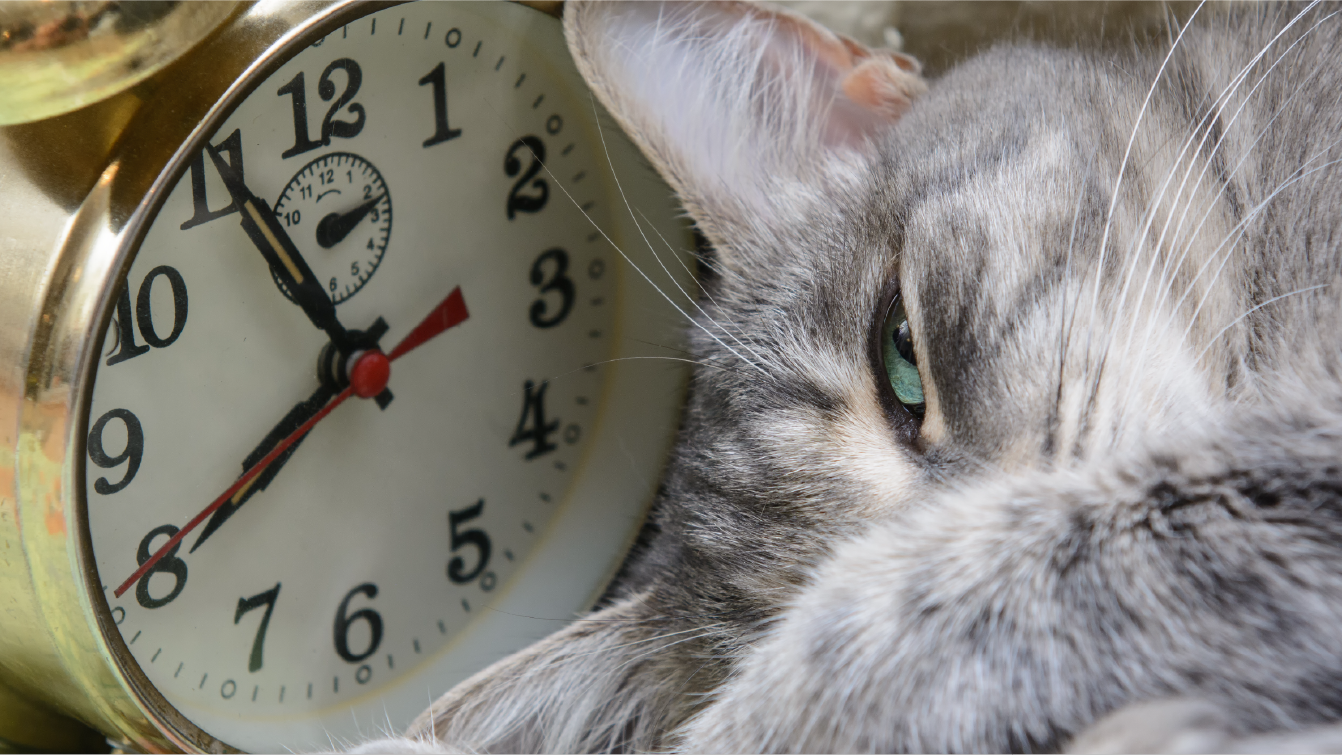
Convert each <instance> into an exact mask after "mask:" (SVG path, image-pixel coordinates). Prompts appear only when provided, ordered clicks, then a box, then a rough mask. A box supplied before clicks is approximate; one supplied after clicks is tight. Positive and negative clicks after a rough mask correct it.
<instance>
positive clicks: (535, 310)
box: [530, 247, 574, 328]
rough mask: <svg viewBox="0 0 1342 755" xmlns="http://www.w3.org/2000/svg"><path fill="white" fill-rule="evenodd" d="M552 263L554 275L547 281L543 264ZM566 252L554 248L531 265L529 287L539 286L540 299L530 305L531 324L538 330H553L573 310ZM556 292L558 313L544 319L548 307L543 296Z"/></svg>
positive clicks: (548, 309) (571, 281)
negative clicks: (557, 294)
mask: <svg viewBox="0 0 1342 755" xmlns="http://www.w3.org/2000/svg"><path fill="white" fill-rule="evenodd" d="M547 261H552V262H554V274H553V275H551V276H550V277H549V279H548V280H547V279H546V277H545V263H546V262H547ZM566 273H568V252H566V251H564V250H563V249H560V248H559V247H555V248H554V249H547V250H545V251H544V252H541V256H539V257H537V258H536V261H535V262H533V263H532V264H531V285H533V286H540V292H541V295H542V296H541V298H539V299H537V300H536V301H534V302H532V303H531V311H530V315H531V324H532V325H535V326H536V327H538V328H553V327H554V326H556V325H558V324H559V323H561V322H563V321H564V318H566V317H568V313H569V311H570V310H571V309H573V298H574V292H573V280H572V279H571V278H569V277H568V275H567V274H566ZM551 291H557V292H558V293H559V311H558V312H556V313H555V314H554V315H553V316H551V317H546V314H548V313H549V311H550V305H549V304H548V303H546V301H545V298H544V295H545V294H547V293H549V292H551Z"/></svg>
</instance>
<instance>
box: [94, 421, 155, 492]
mask: <svg viewBox="0 0 1342 755" xmlns="http://www.w3.org/2000/svg"><path fill="white" fill-rule="evenodd" d="M114 419H119V420H121V422H122V424H124V425H125V426H126V448H125V449H123V450H122V451H121V453H119V454H117V455H116V456H108V455H107V452H106V451H105V450H104V449H103V431H104V430H106V429H107V423H108V422H111V421H112V420H114ZM85 446H86V447H87V448H88V451H89V459H90V460H91V461H92V462H93V463H94V464H96V465H98V466H99V467H102V468H103V469H112V468H114V467H119V466H121V464H122V462H125V463H126V475H125V476H124V477H122V478H121V481H120V482H115V483H112V482H108V481H107V478H106V477H99V478H98V479H96V480H94V481H93V489H94V490H96V491H97V492H98V493H99V494H101V495H111V494H113V493H115V492H117V491H119V490H123V489H125V487H126V486H127V485H129V484H130V481H131V480H133V479H135V473H136V472H138V471H140V459H141V458H143V457H144V430H143V429H142V428H141V427H140V420H139V418H138V417H136V416H135V415H134V414H132V413H131V412H130V410H128V409H112V410H111V411H109V412H107V413H106V414H104V415H103V416H101V417H99V418H98V421H97V422H94V423H93V429H91V430H89V437H88V443H86V444H85Z"/></svg>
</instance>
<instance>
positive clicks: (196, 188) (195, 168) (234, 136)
mask: <svg viewBox="0 0 1342 755" xmlns="http://www.w3.org/2000/svg"><path fill="white" fill-rule="evenodd" d="M214 148H215V149H217V150H219V151H220V152H223V153H225V154H226V155H227V159H228V166H229V167H230V168H232V169H233V170H236V171H237V172H238V178H239V179H241V178H242V132H241V131H239V130H238V129H233V133H231V134H229V135H228V138H226V139H224V140H223V141H222V142H219V143H218V144H216V145H214ZM191 207H192V215H191V218H190V219H189V220H187V221H186V222H185V223H182V230H183V231H185V230H186V229H188V228H195V227H196V226H198V225H200V224H201V223H208V222H210V221H211V220H218V219H219V218H222V217H224V216H225V215H231V214H233V213H235V212H237V211H238V206H237V204H236V203H234V202H233V201H232V200H230V201H229V203H228V206H227V207H225V208H224V209H222V210H211V209H210V205H209V201H208V199H207V197H206V195H205V150H203V149H202V150H201V151H199V152H197V153H196V158H195V159H194V160H192V161H191Z"/></svg>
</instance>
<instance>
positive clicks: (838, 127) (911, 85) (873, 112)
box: [746, 6, 927, 145]
mask: <svg viewBox="0 0 1342 755" xmlns="http://www.w3.org/2000/svg"><path fill="white" fill-rule="evenodd" d="M746 7H749V6H746ZM751 10H752V11H754V12H756V13H760V12H763V13H767V14H768V16H769V17H770V18H771V19H772V20H773V21H774V22H776V23H777V24H778V28H777V33H778V34H779V35H781V36H791V37H792V39H793V40H794V42H795V43H796V44H797V45H798V46H800V47H801V48H802V49H803V50H805V51H807V53H808V54H809V55H810V56H811V57H812V58H813V59H814V61H815V62H816V64H817V69H818V71H823V72H824V73H826V74H828V76H827V77H826V78H829V80H830V81H831V82H833V85H835V86H837V88H838V90H839V92H842V93H843V95H844V98H845V99H846V101H845V100H844V99H836V100H834V101H833V103H832V106H831V107H832V109H831V111H830V123H829V124H828V125H827V128H826V129H825V131H826V141H828V142H830V143H832V144H833V143H844V144H850V145H851V144H855V143H856V142H858V141H860V140H861V139H862V138H863V137H864V135H865V134H867V133H870V132H871V131H872V130H875V129H877V128H880V127H881V126H883V125H887V124H888V123H890V122H893V121H894V120H897V119H898V118H899V117H900V116H901V115H903V114H904V112H905V111H907V110H908V108H909V106H910V105H911V104H912V103H913V100H914V98H915V97H917V96H918V95H920V94H922V93H923V92H925V91H926V90H927V84H926V83H925V82H924V81H923V79H922V77H921V76H919V73H920V71H921V66H919V65H918V62H917V61H916V60H914V59H913V58H911V57H909V56H908V55H904V54H902V53H894V52H888V51H884V50H871V49H868V48H867V47H865V46H863V45H862V44H860V43H858V42H856V41H855V40H852V39H849V38H848V37H844V36H842V35H839V34H835V33H834V32H831V31H829V30H828V29H825V28H824V27H821V26H818V25H817V24H815V23H813V22H811V21H810V20H808V19H806V18H804V17H802V16H798V15H796V14H793V13H791V12H789V11H775V12H768V11H761V10H760V9H757V8H751ZM830 77H832V78H830ZM837 93H838V92H836V93H835V94H837ZM852 105H856V106H857V107H856V108H854V107H852Z"/></svg>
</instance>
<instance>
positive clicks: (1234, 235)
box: [1182, 153, 1342, 342]
mask: <svg viewBox="0 0 1342 755" xmlns="http://www.w3.org/2000/svg"><path fill="white" fill-rule="evenodd" d="M1320 154H1322V153H1320ZM1319 156H1320V155H1315V156H1314V157H1312V158H1310V160H1309V161H1306V163H1305V164H1304V165H1308V164H1309V162H1312V161H1313V160H1315V159H1317V158H1318V157H1319ZM1339 163H1342V159H1338V160H1330V161H1328V162H1326V163H1324V164H1323V165H1320V166H1319V167H1317V168H1314V169H1313V170H1309V171H1306V172H1303V173H1301V172H1300V171H1303V170H1304V165H1302V166H1301V168H1300V169H1298V170H1297V171H1296V172H1297V173H1298V174H1299V175H1296V176H1293V177H1292V178H1290V179H1287V180H1286V181H1283V182H1282V184H1281V186H1278V187H1277V188H1276V189H1274V190H1273V192H1272V193H1271V194H1269V195H1268V196H1267V198H1266V199H1264V200H1263V201H1262V202H1260V203H1259V204H1258V205H1257V206H1255V207H1254V208H1253V210H1252V211H1250V212H1249V213H1248V214H1246V216H1245V218H1244V220H1242V221H1240V222H1239V223H1238V224H1236V225H1235V227H1234V228H1232V229H1231V230H1230V233H1229V234H1227V236H1226V238H1225V240H1224V241H1222V242H1221V244H1220V245H1219V246H1217V247H1216V249H1215V250H1214V251H1213V253H1212V258H1213V259H1214V258H1215V256H1216V255H1217V254H1218V253H1219V252H1220V250H1221V249H1223V248H1225V246H1226V245H1227V244H1229V243H1231V242H1232V240H1234V241H1238V239H1240V238H1242V237H1243V236H1244V234H1245V232H1246V231H1247V228H1248V224H1249V222H1250V221H1252V220H1255V219H1257V217H1258V215H1259V214H1260V213H1261V212H1262V211H1263V210H1264V209H1265V208H1266V207H1267V205H1268V204H1270V203H1271V202H1272V200H1274V199H1276V198H1277V196H1278V195H1280V194H1281V192H1282V191H1284V190H1285V189H1286V188H1288V187H1290V186H1292V185H1294V184H1296V183H1298V182H1300V181H1302V180H1304V179H1305V178H1307V177H1309V176H1311V175H1313V174H1315V173H1318V172H1320V171H1323V170H1327V169H1328V168H1330V167H1332V166H1334V165H1337V164H1339ZM1234 249H1235V247H1234V246H1232V247H1231V250H1230V252H1227V253H1226V254H1225V257H1224V259H1223V260H1222V261H1221V264H1220V266H1218V267H1217V269H1216V273H1215V274H1214V275H1213V276H1212V280H1211V282H1210V283H1209V284H1208V290H1207V292H1206V293H1204V294H1203V296H1202V298H1201V299H1200V300H1199V301H1198V305H1197V307H1196V308H1195V309H1194V310H1193V315H1192V317H1190V318H1189V324H1188V328H1186V329H1185V330H1184V334H1183V339H1182V342H1187V340H1188V336H1189V335H1190V334H1191V333H1192V329H1193V324H1194V323H1195V322H1196V321H1197V315H1198V313H1199V312H1200V311H1201V310H1202V307H1203V305H1204V304H1205V303H1206V301H1207V298H1208V297H1209V296H1210V295H1211V290H1212V285H1213V284H1214V283H1215V282H1216V279H1217V278H1219V277H1220V275H1221V271H1222V270H1224V269H1225V266H1226V263H1228V262H1229V261H1230V258H1231V257H1232V256H1233V252H1234Z"/></svg>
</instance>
